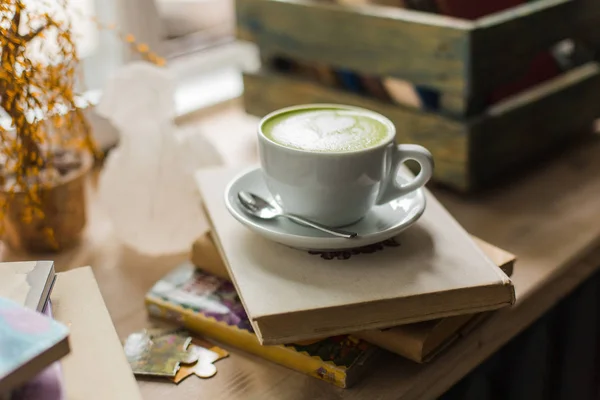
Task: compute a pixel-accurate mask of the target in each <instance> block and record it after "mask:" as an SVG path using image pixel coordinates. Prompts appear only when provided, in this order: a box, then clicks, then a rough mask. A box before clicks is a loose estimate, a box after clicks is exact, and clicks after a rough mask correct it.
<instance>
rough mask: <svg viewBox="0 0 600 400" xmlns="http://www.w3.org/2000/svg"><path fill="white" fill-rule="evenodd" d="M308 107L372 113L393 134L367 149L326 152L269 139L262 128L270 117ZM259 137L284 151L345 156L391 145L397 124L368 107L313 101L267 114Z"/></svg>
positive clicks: (259, 126) (322, 155)
mask: <svg viewBox="0 0 600 400" xmlns="http://www.w3.org/2000/svg"><path fill="white" fill-rule="evenodd" d="M307 108H316V109H319V108H334V109H335V108H337V109H340V110H350V111H352V110H353V111H359V112H361V113H363V114H367V115H371V116H372V117H373V118H375V119H377V120H380V121H381V122H383V123H384V124H385V125H387V126H388V128H389V129H390V132H391V135H390V137H389V138H388V139H387V140H386V141H384V142H383V143H380V144H378V145H377V146H373V147H367V148H366V149H360V150H351V151H336V152H326V151H310V150H302V149H296V148H293V147H287V146H284V145H282V144H279V143H277V142H275V141H273V140H271V139H269V138H268V137H267V136H266V135H265V134H264V133H263V130H262V127H263V124H264V123H265V122H267V121H268V120H269V119H270V118H273V117H275V116H277V115H280V114H284V113H288V112H292V111H298V110H304V109H307ZM258 137H259V140H263V141H265V142H266V143H268V144H269V145H272V146H274V147H277V148H278V149H281V150H284V151H289V152H292V153H302V154H311V155H314V156H315V157H331V156H333V157H335V156H338V157H339V156H343V155H346V154H348V155H350V154H358V153H369V152H371V151H374V150H378V149H381V148H382V147H387V146H389V145H390V143H394V141H395V139H396V126H395V125H394V123H393V122H392V121H391V120H390V119H389V118H387V117H386V116H384V115H382V114H379V113H378V112H375V111H371V110H369V109H367V108H362V107H355V106H349V105H345V104H335V103H311V104H301V105H297V106H290V107H284V108H280V109H278V110H275V111H273V112H270V113H269V114H267V115H265V116H264V117H263V118H262V119H261V120H260V122H259V123H258Z"/></svg>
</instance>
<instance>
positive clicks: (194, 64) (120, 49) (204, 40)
mask: <svg viewBox="0 0 600 400" xmlns="http://www.w3.org/2000/svg"><path fill="white" fill-rule="evenodd" d="M30 1H31V0H30ZM71 5H72V6H73V7H74V8H76V9H78V10H80V12H81V13H82V14H84V15H90V16H91V15H94V16H96V18H97V19H98V20H99V21H100V22H102V23H104V24H111V23H115V24H116V25H117V26H118V27H119V28H120V30H121V32H124V33H131V34H133V35H134V36H135V37H136V39H137V40H138V41H139V42H143V43H147V44H148V45H149V46H150V48H151V49H152V50H153V51H155V52H156V53H158V54H160V55H161V56H163V57H165V58H166V59H167V67H168V68H170V69H171V70H172V71H173V72H174V76H175V77H176V79H177V83H178V90H177V94H176V103H177V111H178V114H179V115H185V114H188V113H191V112H193V111H196V110H198V109H200V108H203V107H207V106H210V105H214V104H216V103H218V102H222V101H226V100H229V99H232V98H235V97H238V96H240V95H241V93H242V89H243V85H242V77H241V71H242V70H243V69H246V68H255V67H256V66H257V65H258V62H259V61H258V55H257V50H256V48H255V47H254V46H253V45H250V44H245V43H240V42H237V41H236V40H235V37H234V28H235V17H234V3H233V0H128V1H123V0H71ZM75 30H76V31H77V32H78V33H79V34H80V38H79V43H80V54H81V57H82V66H83V71H84V76H85V85H86V89H87V90H88V91H89V92H88V94H89V98H90V99H91V100H92V102H93V101H95V100H97V99H99V96H100V95H101V89H102V87H103V85H104V83H105V82H106V80H107V79H108V77H109V76H110V75H111V74H112V73H113V71H115V69H116V68H118V67H119V66H120V65H123V63H125V62H127V61H129V60H132V59H134V58H136V57H137V55H136V54H134V53H132V52H131V51H130V50H129V49H128V47H127V46H126V45H125V44H124V43H123V41H122V40H121V39H120V38H119V37H118V36H117V34H116V33H115V32H114V31H111V30H107V29H100V30H99V29H97V27H96V25H95V23H94V22H93V21H92V20H91V19H86V18H81V19H78V20H77V21H76V27H75ZM92 118H93V117H92ZM102 131H105V129H102ZM109 136H110V137H98V138H97V139H98V140H99V142H100V144H101V145H102V146H104V147H106V146H109V145H110V144H112V143H113V142H114V140H115V135H114V133H112V134H109Z"/></svg>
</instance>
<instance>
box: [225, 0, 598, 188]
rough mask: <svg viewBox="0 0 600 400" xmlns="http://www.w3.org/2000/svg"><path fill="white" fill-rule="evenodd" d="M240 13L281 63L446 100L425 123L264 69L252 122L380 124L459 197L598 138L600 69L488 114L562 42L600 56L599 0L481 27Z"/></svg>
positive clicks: (515, 13)
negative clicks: (346, 114) (362, 116)
mask: <svg viewBox="0 0 600 400" xmlns="http://www.w3.org/2000/svg"><path fill="white" fill-rule="evenodd" d="M482 1H483V0H482ZM236 4H237V6H236V12H237V17H238V36H239V37H240V38H241V39H244V40H250V41H253V42H255V43H257V44H258V46H259V48H260V51H261V56H262V57H264V58H266V59H268V58H271V57H274V56H283V57H289V58H292V59H296V60H300V61H303V62H315V63H319V64H324V65H330V66H332V67H334V68H343V69H346V70H351V71H355V72H357V73H362V74H366V75H370V76H379V77H384V76H392V77H398V78H401V79H405V80H408V81H410V82H411V83H413V84H418V85H424V86H427V87H430V88H433V89H436V90H438V91H440V92H441V94H442V101H441V110H440V111H439V112H437V113H431V112H424V111H421V110H416V109H411V108H408V107H405V106H400V105H397V104H392V103H386V102H383V101H380V100H376V99H373V98H367V97H362V96H359V95H356V94H353V93H350V92H346V91H344V90H340V89H335V88H331V87H326V86H322V85H320V84H319V83H317V82H314V81H308V80H303V79H302V78H300V77H295V76H291V75H285V74H281V73H277V72H274V71H272V70H269V69H268V67H265V66H263V69H262V70H260V71H254V72H247V73H246V74H245V75H244V85H245V92H244V103H245V107H246V110H247V111H248V112H249V113H251V114H254V115H258V116H263V115H265V114H267V113H269V112H271V111H274V110H276V109H279V108H282V107H287V106H291V105H296V104H304V103H320V102H329V103H340V104H349V105H356V106H361V107H365V108H368V109H371V110H374V111H377V112H380V113H382V114H384V115H386V116H387V117H389V118H390V119H391V120H392V121H393V122H394V123H395V124H396V127H397V130H398V137H397V140H398V142H403V143H418V144H421V145H423V146H425V147H427V148H429V149H430V150H431V151H432V153H433V156H434V159H435V162H436V170H435V174H434V180H435V181H437V182H441V183H443V184H445V185H448V186H450V187H453V188H455V189H459V190H461V191H469V190H475V189H478V188H481V187H485V186H489V185H492V184H494V183H495V182H496V181H497V180H498V179H499V178H501V177H504V176H510V174H509V172H510V171H518V170H519V169H520V168H522V167H524V166H526V165H528V164H529V163H531V162H534V161H536V160H537V159H539V158H541V157H543V156H546V155H548V154H549V153H550V152H551V151H552V150H554V149H560V148H561V147H562V146H564V145H566V144H568V143H570V142H573V141H575V140H577V138H578V137H579V136H581V135H584V134H586V133H589V132H591V131H592V129H591V126H592V125H593V122H594V120H595V119H596V118H598V117H600V67H599V65H598V64H597V63H595V62H589V63H587V64H585V65H583V66H580V67H577V68H576V69H573V70H571V71H568V72H566V73H564V74H563V75H561V76H558V77H556V78H554V79H552V80H549V81H546V82H544V83H543V84H541V85H538V86H536V87H534V88H532V89H530V90H528V91H526V92H524V93H522V94H519V95H517V96H514V97H512V98H510V99H507V100H504V101H502V102H501V103H499V104H495V105H493V106H491V107H487V108H486V107H484V105H483V102H482V100H483V99H484V98H485V96H486V95H487V94H489V91H490V90H492V89H493V88H494V87H497V86H496V85H498V84H499V83H501V82H508V81H509V80H511V79H514V78H515V77H516V76H518V74H519V73H521V72H522V71H523V70H524V68H525V67H526V66H527V65H528V62H527V61H528V60H530V59H531V55H533V54H535V52H539V51H542V50H544V49H548V48H549V47H550V46H552V45H553V44H555V43H556V42H558V41H560V40H562V39H566V38H573V39H577V40H579V41H583V42H585V43H586V44H588V45H592V46H596V48H600V33H599V32H600V0H539V1H537V2H534V3H529V4H525V5H522V6H519V7H516V8H514V9H511V10H508V11H505V12H501V13H497V14H494V15H491V16H488V17H485V18H481V19H479V20H476V21H466V20H459V19H455V18H448V17H444V16H439V15H431V14H426V13H421V12H415V11H410V10H404V9H399V8H395V7H386V6H373V5H371V6H360V7H345V6H340V5H335V4H330V3H329V4H327V3H324V2H319V3H317V2H309V1H306V0H303V1H298V0H237V3H236ZM527 55H529V57H527Z"/></svg>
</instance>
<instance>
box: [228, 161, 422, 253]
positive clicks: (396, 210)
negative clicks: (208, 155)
mask: <svg viewBox="0 0 600 400" xmlns="http://www.w3.org/2000/svg"><path fill="white" fill-rule="evenodd" d="M403 179H406V178H403V177H402V176H400V177H399V178H398V180H399V181H402V180H403ZM406 180H407V181H408V179H406ZM242 190H245V191H248V192H251V193H254V194H257V195H259V196H261V197H263V198H264V199H266V200H268V201H271V202H272V201H273V199H272V196H271V194H270V193H269V190H268V189H267V186H266V184H265V182H264V179H263V175H262V171H261V170H260V168H253V169H251V170H249V171H246V172H244V173H242V174H240V175H238V176H237V177H236V178H234V179H233V180H232V181H231V182H230V183H229V185H227V188H226V189H225V204H226V206H227V209H228V210H229V212H230V213H231V215H233V217H234V218H235V219H236V220H238V221H239V222H241V223H242V224H243V225H245V226H246V227H247V228H248V229H250V230H251V231H253V232H255V233H258V234H259V235H261V236H264V237H265V238H267V239H269V240H272V241H274V242H277V243H281V244H284V245H286V246H290V247H295V248H299V249H303V250H321V251H323V250H343V249H352V248H358V247H363V246H368V245H371V244H375V243H379V242H383V241H385V240H387V239H390V238H392V237H394V236H396V235H398V234H399V233H400V232H402V231H403V230H405V229H406V228H408V227H409V226H411V225H412V224H414V223H415V222H416V221H417V220H418V219H419V217H421V215H422V214H423V212H424V211H425V193H423V190H422V189H419V190H416V191H414V192H412V193H410V194H407V195H406V196H403V197H401V198H400V199H397V200H394V201H393V202H391V203H388V204H385V205H382V206H375V207H373V208H372V209H371V210H370V211H369V213H368V214H367V215H366V216H365V217H364V218H363V219H362V220H360V221H358V222H357V223H355V224H353V225H350V226H347V227H344V228H343V229H345V230H348V231H353V232H356V233H358V236H357V237H355V238H352V239H344V238H338V237H333V236H331V235H328V234H327V233H323V232H320V231H318V230H316V229H313V228H309V227H305V226H302V225H299V224H296V223H294V222H292V221H290V220H288V219H287V218H283V217H281V218H277V219H273V220H262V219H259V218H256V217H253V216H250V215H248V214H247V213H246V212H244V210H243V209H242V207H241V206H240V204H239V202H238V199H237V194H238V192H240V191H242Z"/></svg>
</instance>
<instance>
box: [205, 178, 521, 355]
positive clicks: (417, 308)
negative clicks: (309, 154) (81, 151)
mask: <svg viewBox="0 0 600 400" xmlns="http://www.w3.org/2000/svg"><path fill="white" fill-rule="evenodd" d="M240 172H242V171H241V170H240V169H239V168H234V169H224V168H219V169H212V170H203V171H199V172H198V173H197V174H196V178H197V183H198V188H199V190H200V192H201V194H202V196H203V200H204V207H205V210H206V212H207V216H208V219H209V220H210V222H211V224H212V229H213V234H214V238H215V242H216V245H217V248H218V249H219V251H220V253H221V256H222V258H223V259H224V261H225V264H226V266H227V268H228V270H229V275H230V276H231V278H232V280H233V282H234V284H235V286H236V289H237V292H238V294H239V296H240V298H241V299H242V302H243V304H244V307H245V309H246V312H247V314H248V316H249V318H250V320H251V323H252V325H253V327H254V329H255V331H256V334H257V336H258V338H259V340H260V341H261V343H263V344H269V345H270V344H281V343H293V342H298V341H302V340H309V339H315V338H321V337H325V336H332V335H337V334H344V333H352V332H357V331H363V330H366V329H375V328H386V327H392V326H396V325H402V324H408V323H413V322H418V321H425V320H431V319H436V318H441V317H447V316H452V315H462V314H471V313H477V312H482V311H488V310H493V309H498V308H501V307H504V306H507V305H511V304H513V303H514V301H515V292H514V287H513V286H512V283H511V281H510V279H509V278H508V277H507V276H506V274H504V273H503V272H502V271H501V270H500V269H499V268H498V267H497V266H496V265H494V263H493V262H492V261H491V260H490V259H489V258H488V257H487V256H486V255H485V254H484V253H483V251H482V250H481V249H480V248H479V247H478V246H477V245H476V244H475V242H474V241H473V239H472V238H471V237H470V236H469V234H468V233H467V232H466V231H465V230H464V229H463V228H462V227H461V226H460V225H459V224H458V222H457V221H456V220H455V219H454V218H453V217H452V216H451V215H450V214H449V213H448V211H446V209H445V208H444V207H443V206H442V205H441V204H440V203H439V202H438V201H437V200H436V198H435V197H434V196H433V195H431V193H429V192H428V191H426V195H427V208H426V210H425V213H424V214H423V216H422V217H421V218H420V219H419V221H418V222H417V223H416V224H415V225H414V226H412V227H411V228H409V229H407V230H406V231H404V232H402V233H401V234H400V235H399V236H398V237H397V238H396V241H397V242H398V243H399V244H400V245H399V246H394V247H387V248H385V249H383V250H382V251H377V252H373V253H371V254H359V255H357V256H354V257H350V258H349V259H345V260H339V259H332V260H328V259H325V258H322V257H319V255H316V254H310V253H309V252H307V251H302V250H297V249H292V248H289V247H286V246H283V245H280V244H277V243H274V242H271V241H268V240H267V239H264V238H263V237H261V236H259V235H257V234H255V233H253V232H251V231H250V230H248V229H246V228H245V227H244V226H243V225H241V224H240V223H239V222H237V221H236V220H235V219H234V218H233V217H232V216H231V215H230V214H229V212H228V211H227V209H226V207H225V203H224V191H225V188H226V186H227V184H228V183H229V182H230V181H231V180H232V179H233V178H234V177H235V176H237V175H238V174H239V173H240Z"/></svg>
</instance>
